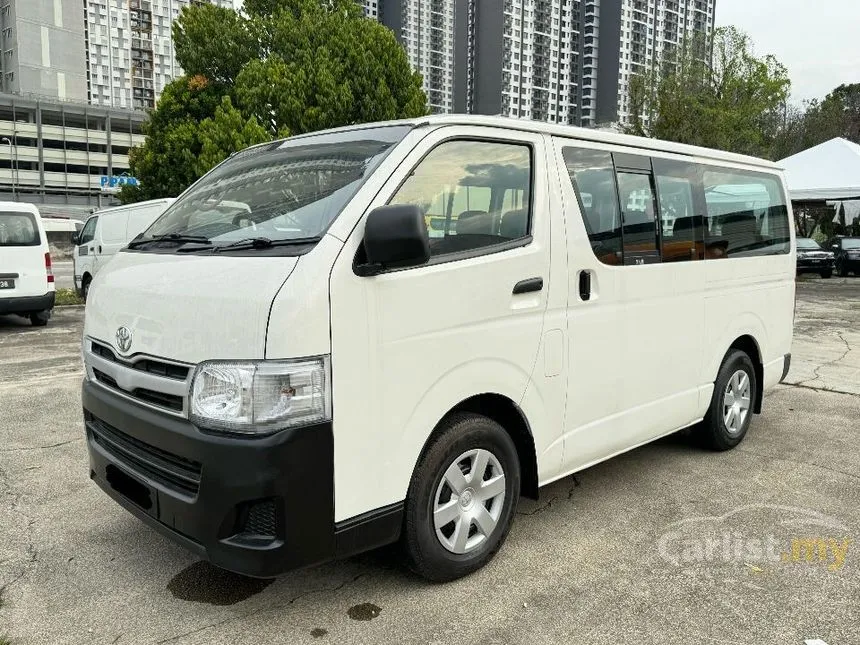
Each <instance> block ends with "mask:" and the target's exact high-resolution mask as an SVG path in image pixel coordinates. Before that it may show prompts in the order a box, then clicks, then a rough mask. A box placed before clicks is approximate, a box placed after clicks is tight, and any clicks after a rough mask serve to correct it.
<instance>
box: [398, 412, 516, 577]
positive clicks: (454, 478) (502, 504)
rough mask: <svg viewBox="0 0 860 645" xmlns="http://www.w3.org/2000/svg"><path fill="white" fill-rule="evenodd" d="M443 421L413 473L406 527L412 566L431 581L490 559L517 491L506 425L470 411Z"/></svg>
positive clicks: (509, 517)
mask: <svg viewBox="0 0 860 645" xmlns="http://www.w3.org/2000/svg"><path fill="white" fill-rule="evenodd" d="M443 423H444V425H443V427H442V428H441V431H440V432H439V433H438V434H437V435H436V436H435V438H434V440H433V441H432V442H431V443H430V445H428V446H427V448H426V449H425V451H424V454H423V455H422V456H421V459H420V460H419V462H418V465H417V467H416V468H415V473H414V474H413V476H412V481H411V483H410V485H409V493H408V495H407V498H406V508H405V526H404V533H403V547H404V550H405V553H406V558H407V561H408V563H409V566H410V568H411V569H412V570H413V571H415V572H416V573H417V574H419V575H421V576H423V577H424V578H426V579H428V580H431V581H433V582H447V581H449V580H455V579H457V578H461V577H463V576H465V575H468V574H470V573H472V572H473V571H476V570H477V569H480V568H481V567H483V566H484V565H485V564H486V563H487V562H489V561H490V560H491V559H492V558H493V556H494V555H495V554H496V552H497V551H498V550H499V547H501V545H502V542H504V540H505V537H507V534H508V530H509V529H510V527H511V522H512V521H513V516H514V509H515V508H516V504H517V500H518V499H519V495H520V464H519V459H518V457H517V450H516V446H515V445H514V442H513V441H512V440H511V437H510V435H508V433H507V432H506V431H505V429H504V428H502V426H500V425H499V424H498V423H496V422H495V421H493V420H491V419H488V418H487V417H483V416H480V415H477V414H465V413H463V414H456V415H452V416H451V417H449V418H448V419H447V420H446V421H445V422H443Z"/></svg>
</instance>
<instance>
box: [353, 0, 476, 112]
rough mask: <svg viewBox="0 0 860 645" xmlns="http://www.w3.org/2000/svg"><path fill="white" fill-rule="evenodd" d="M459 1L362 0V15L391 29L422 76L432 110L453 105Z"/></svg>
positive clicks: (446, 108)
mask: <svg viewBox="0 0 860 645" xmlns="http://www.w3.org/2000/svg"><path fill="white" fill-rule="evenodd" d="M458 3H462V0H362V4H363V6H364V12H365V15H367V16H368V17H369V18H373V19H375V20H379V21H380V22H382V23H383V24H385V25H386V26H387V27H388V28H389V29H391V30H392V31H393V32H394V34H395V35H396V36H397V39H398V40H399V41H400V42H401V43H402V45H403V47H404V49H406V54H407V56H408V57H409V62H410V63H411V65H412V67H413V68H415V69H417V70H418V71H419V72H420V73H421V75H422V76H423V77H424V91H425V92H426V93H427V102H428V103H429V105H430V109H431V110H432V111H433V112H435V113H444V112H452V111H453V107H454V95H453V92H454V13H455V6H456V5H457V4H458Z"/></svg>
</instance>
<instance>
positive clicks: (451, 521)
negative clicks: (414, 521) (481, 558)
mask: <svg viewBox="0 0 860 645" xmlns="http://www.w3.org/2000/svg"><path fill="white" fill-rule="evenodd" d="M504 505H505V473H504V471H503V470H502V466H501V464H500V463H499V460H498V459H496V456H495V455H494V454H493V453H491V452H490V451H489V450H484V449H483V448H477V449H474V450H468V451H466V452H464V453H463V454H462V455H460V456H459V457H457V459H455V460H454V461H453V462H452V463H451V464H450V465H449V466H448V468H447V469H446V470H445V473H444V474H443V475H442V481H440V482H439V486H438V487H437V488H436V496H435V499H434V504H433V526H434V527H435V529H436V537H437V538H438V539H439V542H440V543H441V544H442V546H443V547H445V548H446V549H447V550H448V551H450V552H451V553H457V554H463V553H468V552H469V551H472V550H474V549H476V548H477V547H479V546H480V545H481V544H483V543H484V541H485V540H486V539H487V538H489V537H490V535H492V533H493V531H494V530H495V528H496V525H497V524H498V522H499V517H500V516H501V514H502V508H503V507H504Z"/></svg>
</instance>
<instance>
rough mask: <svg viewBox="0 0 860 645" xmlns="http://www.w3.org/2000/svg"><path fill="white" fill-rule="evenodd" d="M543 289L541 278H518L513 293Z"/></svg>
mask: <svg viewBox="0 0 860 645" xmlns="http://www.w3.org/2000/svg"><path fill="white" fill-rule="evenodd" d="M541 289H543V278H529V279H528V280H520V281H519V282H517V283H516V284H515V285H514V292H513V293H514V295H515V296H516V295H519V294H521V293H531V292H533V291H540V290H541Z"/></svg>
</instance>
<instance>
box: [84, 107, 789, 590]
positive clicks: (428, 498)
mask: <svg viewBox="0 0 860 645" xmlns="http://www.w3.org/2000/svg"><path fill="white" fill-rule="evenodd" d="M724 186H731V187H733V188H732V190H731V191H729V192H731V194H733V195H736V196H737V197H736V199H734V200H733V201H732V203H731V204H729V203H727V201H726V199H725V195H724V193H725V192H726V191H723V189H722V187H724ZM738 186H752V187H754V189H752V190H750V191H749V192H750V193H751V194H754V199H753V201H750V200H748V199H747V198H746V197H745V196H744V195H745V194H746V193H744V191H738V190H737V187H738ZM715 197H716V198H718V199H715ZM228 202H229V203H232V204H234V205H235V204H240V205H246V206H247V208H241V209H240V208H238V207H237V208H235V209H232V208H222V209H213V208H212V207H213V205H217V204H225V203H228ZM753 202H754V203H753ZM714 204H716V205H717V206H716V207H714ZM201 213H206V215H205V216H203V215H201ZM237 217H241V218H245V219H248V218H250V220H251V221H252V223H253V228H252V229H251V227H249V226H248V225H242V224H241V223H239V222H238V221H237V220H236V218H237ZM669 219H671V221H672V226H671V227H668V226H664V225H663V222H664V220H669ZM431 223H432V228H433V233H432V235H431V234H430V233H428V227H430V226H431ZM793 238H794V233H793V225H792V218H791V216H790V207H789V203H788V202H787V201H786V189H785V185H784V182H783V179H782V176H781V173H780V170H779V169H778V168H777V167H776V166H775V165H773V164H772V163H770V162H768V161H763V160H760V159H754V158H750V157H744V156H739V155H734V154H728V153H724V152H717V151H713V150H705V149H701V148H695V147H690V146H685V145H679V144H675V143H667V142H663V141H655V140H647V139H640V138H635V137H629V136H624V135H618V134H613V133H606V132H597V131H593V130H584V129H578V128H570V127H565V126H557V125H552V124H546V123H535V122H528V121H519V120H509V119H503V118H495V117H469V116H460V115H452V116H434V117H426V118H420V119H415V120H412V121H401V122H393V123H382V124H370V125H362V126H355V127H349V128H344V129H338V130H331V131H326V132H320V133H316V134H310V135H304V136H296V137H292V138H290V139H287V140H285V141H278V142H274V143H267V144H263V145H260V146H256V147H253V148H250V149H248V150H246V151H244V152H242V153H240V154H237V155H234V156H233V157H231V158H230V159H228V160H227V161H225V162H224V163H222V164H221V165H219V166H218V167H216V168H215V169H213V170H212V171H211V172H210V173H209V174H207V175H206V176H205V177H203V178H202V179H200V180H199V181H198V182H197V183H196V184H195V185H193V186H192V187H191V188H189V189H188V190H187V191H186V192H185V193H184V194H183V195H182V196H180V198H179V199H178V201H177V202H176V203H175V204H173V205H172V206H171V207H170V209H169V210H168V211H167V212H165V213H164V214H163V215H162V216H161V217H160V218H159V219H158V220H157V221H156V222H155V223H154V224H153V225H152V226H151V227H150V228H149V229H148V230H147V231H146V232H145V233H144V234H143V235H142V236H141V237H140V238H139V239H137V240H135V241H134V242H132V243H131V244H129V247H128V248H127V249H124V250H123V251H122V252H120V253H119V254H117V257H116V258H115V259H114V261H113V262H111V264H110V266H109V267H107V268H106V269H105V270H104V271H103V272H102V274H101V275H100V277H99V280H98V282H97V283H96V284H95V285H94V287H93V289H92V291H91V293H90V304H89V307H88V309H87V314H86V324H85V329H84V356H85V362H86V378H85V380H84V383H83V394H82V396H83V409H84V418H85V422H86V432H87V441H88V448H89V455H90V475H91V477H92V479H93V480H94V481H95V482H96V483H97V484H98V485H99V486H100V487H102V488H103V489H104V491H105V492H106V493H107V494H108V495H110V496H111V497H112V498H113V499H114V500H116V501H117V502H118V503H119V504H121V505H122V506H124V507H125V508H126V509H128V510H129V511H131V512H132V513H133V514H134V515H136V516H137V517H139V518H140V519H142V520H143V521H145V522H146V523H148V524H149V525H150V526H152V527H155V528H156V529H157V530H159V531H161V532H162V533H164V534H165V535H168V536H170V538H172V539H173V540H175V541H176V542H179V543H181V544H183V545H185V546H186V547H187V548H189V549H190V550H192V551H193V552H195V553H197V554H198V555H200V556H201V557H203V558H206V559H208V560H210V561H211V562H213V563H214V564H216V565H218V566H220V567H224V568H226V569H231V570H233V571H237V572H240V573H244V574H248V575H254V576H271V575H275V574H278V573H281V572H283V571H287V570H289V569H293V568H296V567H300V566H306V565H310V564H314V563H319V562H323V561H326V560H329V559H332V558H336V557H341V556H346V555H349V554H353V553H356V552H359V551H363V550H366V549H370V548H373V547H377V546H380V545H383V544H387V543H391V542H395V541H397V540H400V541H401V542H402V545H403V547H404V549H405V552H406V554H407V555H408V559H409V562H410V563H411V566H412V567H413V568H414V569H415V570H416V571H417V572H418V573H420V574H421V575H423V576H425V577H427V578H429V579H432V580H450V579H453V578H457V577H459V576H462V575H465V574H467V573H469V572H471V571H474V570H475V569H477V568H478V567H481V566H483V565H484V564H485V563H487V562H488V561H489V560H490V559H491V558H492V557H493V555H494V554H495V553H496V551H497V550H498V549H499V547H500V546H501V544H502V542H503V540H504V539H505V536H506V534H507V532H508V529H509V527H510V525H511V521H512V518H513V515H514V510H515V508H516V505H517V501H518V499H519V497H520V495H521V494H523V495H526V496H529V497H537V496H538V494H539V488H540V487H541V486H543V485H545V484H548V483H549V482H552V481H554V480H557V479H559V478H562V477H565V476H567V475H570V474H571V473H575V472H577V471H579V470H582V469H584V468H588V467H589V466H592V465H593V464H596V463H598V462H600V461H602V460H605V459H608V458H610V457H612V456H613V455H617V454H619V453H622V452H625V451H627V450H630V449H632V448H635V447H637V446H640V445H642V444H644V443H647V442H650V441H653V440H655V439H657V438H658V437H662V436H664V435H667V434H670V433H673V432H676V431H678V430H680V429H683V428H687V427H691V426H693V427H694V431H695V434H696V435H697V436H698V437H699V438H700V439H701V441H702V443H703V444H704V445H706V446H708V447H710V448H712V449H715V450H726V449H729V448H732V447H734V446H736V445H737V444H738V443H739V442H740V441H741V440H742V439H743V438H744V436H745V434H746V433H747V431H748V429H749V427H750V423H751V421H752V418H753V414H754V413H758V412H760V410H761V408H762V396H763V393H764V392H766V391H767V390H768V389H769V388H771V387H773V386H775V385H776V384H777V383H779V382H780V381H781V380H782V379H783V378H784V377H785V374H786V373H787V370H788V367H789V363H790V354H789V352H790V348H791V340H792V318H793V311H794V288H795V287H794V270H795V257H794V255H795V253H794V251H793Z"/></svg>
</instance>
